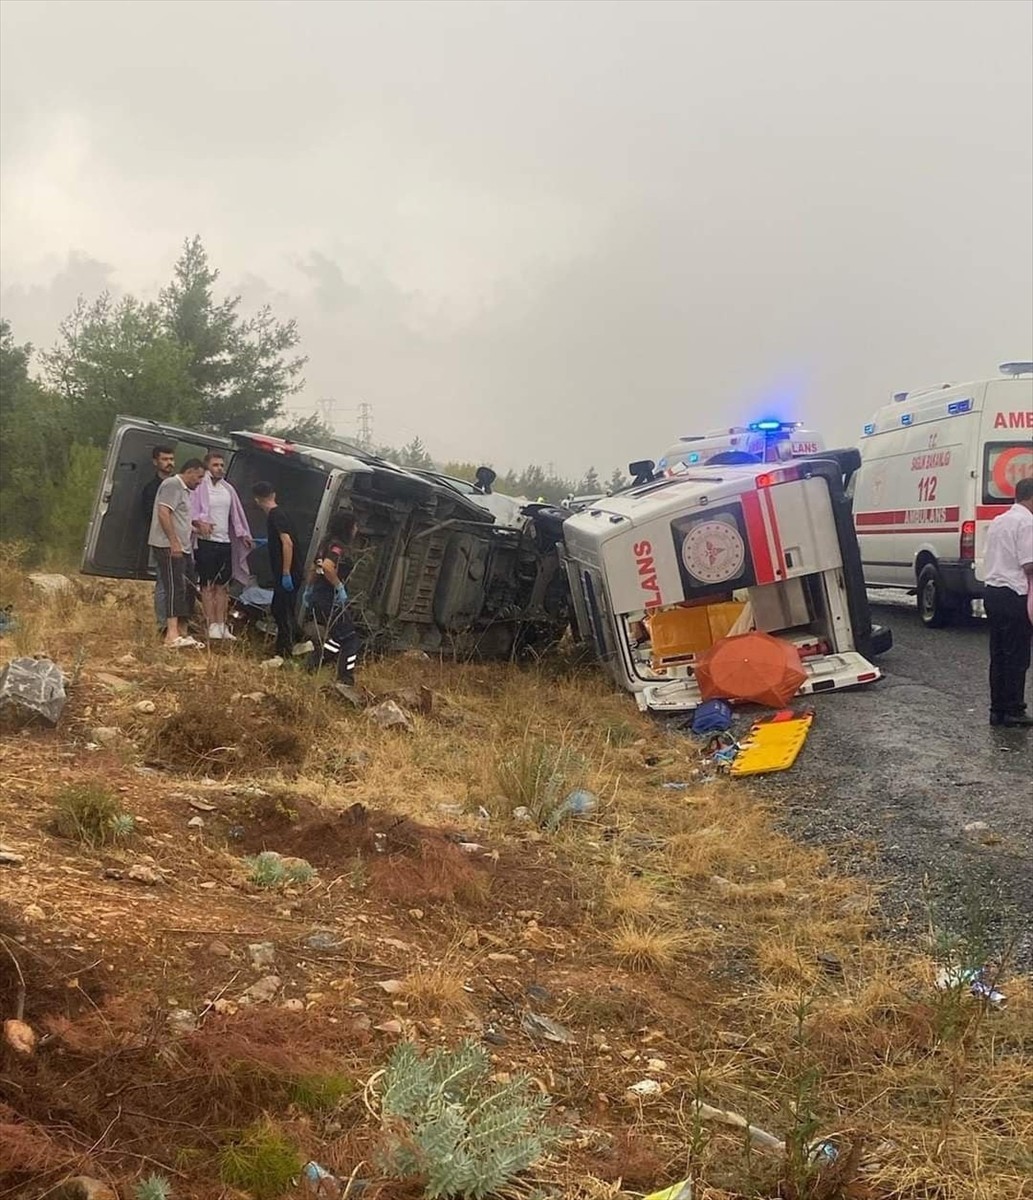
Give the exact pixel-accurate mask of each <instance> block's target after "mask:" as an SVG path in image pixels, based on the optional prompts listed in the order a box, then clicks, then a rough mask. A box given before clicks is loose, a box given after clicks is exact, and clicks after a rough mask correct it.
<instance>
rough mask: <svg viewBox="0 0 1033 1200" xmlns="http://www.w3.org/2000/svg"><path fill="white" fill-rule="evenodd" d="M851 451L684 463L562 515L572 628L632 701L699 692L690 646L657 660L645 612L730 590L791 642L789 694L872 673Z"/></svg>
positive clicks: (694, 701) (676, 703)
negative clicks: (675, 471)
mask: <svg viewBox="0 0 1033 1200" xmlns="http://www.w3.org/2000/svg"><path fill="white" fill-rule="evenodd" d="M845 460H846V461H847V465H846V466H844V461H845ZM859 461H860V459H859V456H858V454H857V451H856V450H854V451H832V452H830V457H829V459H828V460H826V459H822V458H817V459H813V460H800V461H799V463H793V464H785V465H782V466H779V467H774V468H772V467H764V466H762V465H760V464H753V465H729V466H711V467H702V468H696V469H694V470H692V471H691V472H690V473H687V474H683V475H679V476H676V477H675V478H671V479H659V480H655V481H653V482H652V483H648V484H644V485H643V486H640V487H634V488H631V489H629V490H627V491H624V492H621V493H619V494H618V495H616V496H609V497H606V498H604V499H602V500H600V501H599V502H598V504H597V505H596V506H594V507H593V508H591V509H589V510H586V511H584V512H581V513H578V514H576V515H574V516H572V517H570V518H569V519H568V520H567V521H566V523H565V524H564V527H563V541H564V550H563V557H564V562H565V566H566V569H567V578H568V582H569V585H570V591H571V598H572V601H573V606H574V611H575V614H576V619H577V625H578V629H579V631H580V633H581V635H582V636H583V637H584V638H586V639H588V640H590V641H591V642H592V643H593V645H594V648H595V651H596V656H597V658H598V659H599V660H600V662H602V663H603V664H604V665H605V666H606V667H607V669H608V670H609V671H610V673H611V674H612V675H613V677H614V679H615V680H616V681H617V682H618V683H619V684H620V685H621V686H623V687H625V688H627V689H628V691H630V692H633V693H634V694H635V696H636V699H637V701H638V704H639V707H640V708H642V709H643V710H646V709H648V710H651V711H655V712H689V711H692V710H693V709H694V708H696V707H697V706H698V705H699V703H700V701H701V694H700V690H699V687H698V685H697V683H696V679H695V676H694V659H693V658H692V656H689V655H687V656H685V657H684V659H683V660H681V661H679V662H678V663H677V664H676V665H671V666H664V667H662V668H660V669H658V667H657V664H656V661H655V658H654V656H653V653H652V647H651V645H650V643H649V640H648V638H647V637H643V630H644V628H645V627H646V626H647V625H648V622H649V619H650V618H651V616H654V615H655V614H657V613H660V612H664V611H666V610H673V609H677V608H679V607H684V606H685V605H686V603H688V604H698V603H700V602H701V601H702V602H705V601H706V600H708V599H709V598H714V597H720V596H723V595H728V594H732V593H735V592H738V593H740V594H742V595H744V596H748V598H749V601H750V604H751V606H752V611H753V618H754V624H755V627H756V628H758V629H763V630H765V631H766V632H769V633H771V634H772V635H774V636H776V637H780V638H785V639H786V640H787V641H790V642H792V643H793V644H794V645H795V646H796V647H797V649H798V650H799V651H800V654H801V658H802V661H803V668H804V670H805V671H806V672H807V681H806V682H805V684H804V685H803V686H802V687H801V689H800V692H801V694H809V693H812V692H822V691H826V690H832V689H835V688H844V687H857V686H858V685H859V684H865V683H873V682H874V681H875V680H877V679H879V678H880V677H881V672H880V671H879V669H878V668H877V667H875V666H873V665H872V663H871V662H870V661H868V658H867V657H866V656H867V655H869V654H872V653H874V652H875V649H876V647H875V638H874V636H873V629H872V626H871V615H870V612H869V610H868V600H867V596H866V594H865V590H864V580H863V577H862V573H861V563H860V558H859V556H858V552H857V539H856V537H855V535H854V529H853V522H852V520H851V516H850V501H849V497H848V495H847V494H846V491H845V488H844V480H843V474H844V471H846V473H847V474H848V475H849V473H850V472H851V471H852V470H854V469H856V466H857V465H858V464H859ZM888 645H889V639H888V636H887V637H886V638H885V640H884V644H883V648H886V647H888Z"/></svg>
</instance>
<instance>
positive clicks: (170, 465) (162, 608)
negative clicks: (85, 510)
mask: <svg viewBox="0 0 1033 1200" xmlns="http://www.w3.org/2000/svg"><path fill="white" fill-rule="evenodd" d="M151 462H152V463H153V464H154V476H153V478H152V479H149V480H148V481H147V483H146V484H145V485H144V489H143V491H142V492H141V493H140V513H141V515H142V516H143V520H144V525H143V545H142V546H141V566H142V569H143V570H147V568H148V567H149V566H150V561H151V547H150V544H149V538H150V532H151V521H152V520H153V519H154V499H155V497H156V496H157V495H158V488H159V487H160V486H161V484H162V483H164V482H165V480H166V479H170V478H171V477H172V475H173V473H174V472H175V470H176V451H175V448H174V447H173V446H166V445H162V444H159V445H157V446H155V447H154V449H153V450H151ZM154 616H155V618H156V620H157V622H158V628H159V629H160V630H161V631H162V632H163V633H164V631H165V623H166V621H167V620H168V616H169V614H168V600H167V598H166V596H165V581H164V579H163V578H162V573H161V572H160V571H158V573H157V576H156V579H155V583H154Z"/></svg>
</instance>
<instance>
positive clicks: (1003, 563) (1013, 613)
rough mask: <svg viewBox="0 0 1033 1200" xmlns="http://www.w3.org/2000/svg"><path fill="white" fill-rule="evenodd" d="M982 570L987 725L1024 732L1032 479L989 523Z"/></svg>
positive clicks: (1028, 721) (1032, 561) (1032, 630)
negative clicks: (986, 632)
mask: <svg viewBox="0 0 1033 1200" xmlns="http://www.w3.org/2000/svg"><path fill="white" fill-rule="evenodd" d="M983 570H984V572H985V588H984V592H983V605H984V607H985V609H986V619H987V623H988V624H989V626H990V724H991V725H1004V726H1007V727H1008V728H1013V729H1019V728H1028V727H1029V726H1033V717H1030V716H1029V715H1028V714H1027V712H1026V703H1025V694H1026V672H1027V671H1028V670H1029V660H1030V642H1031V639H1033V624H1030V589H1031V587H1033V479H1020V480H1019V482H1018V484H1017V485H1016V487H1015V503H1014V504H1013V505H1012V506H1011V508H1009V509H1008V511H1007V512H1005V513H1002V514H1001V515H1000V516H999V517H995V518H994V520H993V521H991V522H990V528H989V529H988V530H987V534H986V549H985V551H984V554H983Z"/></svg>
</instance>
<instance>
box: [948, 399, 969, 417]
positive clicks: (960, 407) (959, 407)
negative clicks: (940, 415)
mask: <svg viewBox="0 0 1033 1200" xmlns="http://www.w3.org/2000/svg"><path fill="white" fill-rule="evenodd" d="M971 411H972V401H971V400H952V401H951V402H950V404H948V405H947V415H948V416H949V417H957V416H959V415H960V414H961V413H967V412H971Z"/></svg>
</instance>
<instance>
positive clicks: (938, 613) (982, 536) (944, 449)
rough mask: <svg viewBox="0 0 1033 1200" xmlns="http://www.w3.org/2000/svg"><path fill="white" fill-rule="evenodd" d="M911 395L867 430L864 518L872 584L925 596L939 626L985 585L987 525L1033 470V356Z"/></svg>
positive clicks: (859, 507)
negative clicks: (993, 373) (986, 375)
mask: <svg viewBox="0 0 1033 1200" xmlns="http://www.w3.org/2000/svg"><path fill="white" fill-rule="evenodd" d="M1001 370H1002V374H1001V375H1000V376H999V377H998V378H995V379H984V380H980V381H978V382H975V383H964V384H953V385H946V384H945V385H944V386H943V387H940V388H937V389H935V390H930V391H922V392H911V393H907V392H901V393H899V394H898V395H897V396H895V397H894V399H893V401H892V402H891V403H889V404H887V405H884V406H883V407H882V408H880V409H879V411H878V412H877V413H876V414H875V416H874V417H873V419H872V421H871V422H870V423H869V424H867V425H866V426H865V427H864V437H863V439H862V441H861V455H862V464H861V469H860V471H859V472H858V473H857V477H856V481H855V488H854V522H855V525H856V528H857V537H858V542H859V544H860V547H861V560H862V563H863V566H864V577H865V582H866V583H867V585H868V586H869V587H879V588H906V589H908V590H910V591H916V590H917V593H918V605H919V612H920V614H921V617H922V620H923V621H924V622H925V624H926V625H928V626H930V627H936V626H940V625H946V624H948V623H949V622H950V621H951V620H952V619H953V618H954V617H956V616H960V615H964V614H966V613H967V612H968V611H969V610H970V608H971V602H972V600H973V599H976V598H977V597H979V596H981V595H982V591H983V550H984V546H985V544H986V531H987V526H988V525H989V523H990V521H992V520H993V519H994V517H996V516H999V515H1000V514H1001V513H1002V512H1005V511H1006V510H1007V508H1008V506H1009V505H1010V504H1012V503H1014V499H1015V485H1016V483H1017V482H1018V481H1019V480H1020V479H1022V478H1023V477H1027V478H1029V477H1033V376H1031V375H1029V374H1028V372H1031V371H1033V363H1007V364H1004V365H1003V366H1002V368H1001Z"/></svg>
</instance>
